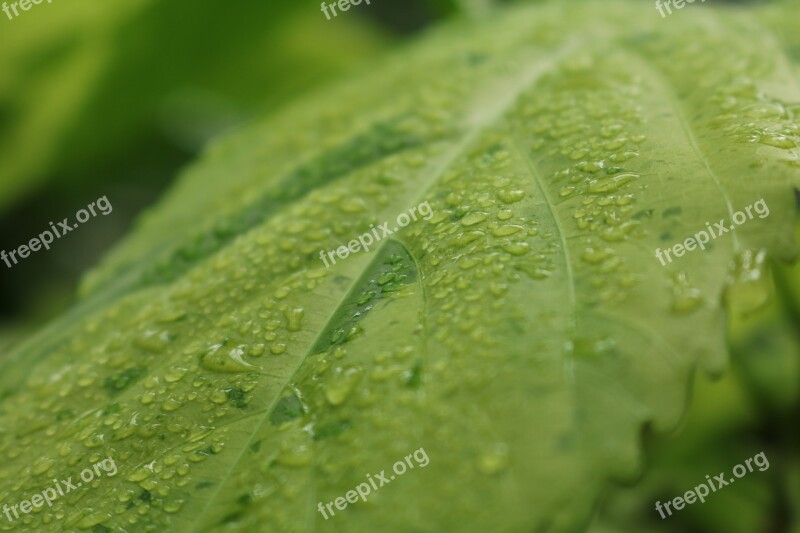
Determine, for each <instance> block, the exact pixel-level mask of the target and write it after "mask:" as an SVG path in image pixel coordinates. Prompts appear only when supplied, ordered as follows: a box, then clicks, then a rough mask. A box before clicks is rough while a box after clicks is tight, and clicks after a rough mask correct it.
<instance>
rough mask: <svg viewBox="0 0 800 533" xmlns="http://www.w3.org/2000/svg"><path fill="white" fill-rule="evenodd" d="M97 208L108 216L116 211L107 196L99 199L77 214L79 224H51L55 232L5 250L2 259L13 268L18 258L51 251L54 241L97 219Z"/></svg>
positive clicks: (1, 255) (0, 254) (43, 233)
mask: <svg viewBox="0 0 800 533" xmlns="http://www.w3.org/2000/svg"><path fill="white" fill-rule="evenodd" d="M95 206H97V209H98V210H99V212H100V213H101V214H102V215H107V214H109V213H110V212H111V211H113V210H114V208H113V207H112V206H111V202H109V201H108V198H106V197H105V196H103V197H102V198H98V199H97V200H95V201H94V202H92V203H90V204H89V205H87V206H86V209H79V210H78V212H77V213H75V218H76V219H77V220H78V223H77V224H70V223H69V218H65V219H64V220H62V221H61V222H59V223H58V226H55V225H53V223H52V222H50V229H51V230H53V231H52V232H51V231H50V230H44V231H43V232H42V233H40V234H39V236H38V237H34V238H33V239H31V240H30V241H29V242H28V244H22V245H20V246H18V247H17V248H15V249H14V250H11V251H10V252H6V251H5V250H3V251H1V252H0V259H2V260H3V261H4V262H5V264H6V266H7V267H8V268H11V267H12V266H14V265H16V264H17V263H18V262H19V261H17V257H19V258H20V259H25V258H26V257H28V256H29V255H30V254H31V252H38V251H39V250H40V249H41V248H42V247H44V249H45V250H49V249H50V245H51V244H52V243H53V240H54V239H58V238H61V237H63V236H64V235H66V234H67V233H69V232H70V231H72V230H74V229H76V228H77V227H78V226H79V225H80V224H83V223H84V222H86V221H87V220H89V219H90V218H92V217H96V216H97V211H95V210H94V208H95ZM87 209H88V211H87ZM90 213H91V214H90ZM59 230H61V231H59ZM9 259H11V261H13V262H14V265H12V264H11V261H9Z"/></svg>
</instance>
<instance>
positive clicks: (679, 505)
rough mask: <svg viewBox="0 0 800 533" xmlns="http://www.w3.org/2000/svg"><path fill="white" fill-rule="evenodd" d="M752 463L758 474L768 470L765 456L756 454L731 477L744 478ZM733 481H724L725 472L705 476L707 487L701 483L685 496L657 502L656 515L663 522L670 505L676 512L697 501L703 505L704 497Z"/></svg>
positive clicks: (735, 470)
mask: <svg viewBox="0 0 800 533" xmlns="http://www.w3.org/2000/svg"><path fill="white" fill-rule="evenodd" d="M753 463H755V465H756V466H757V467H758V471H759V472H763V471H764V470H767V469H768V468H769V460H767V456H766V454H765V453H764V452H761V453H758V454H756V455H755V456H754V457H751V458H750V459H747V460H746V461H745V462H744V464H743V465H741V464H738V465H736V466H734V467H733V475H734V476H736V478H737V479H738V478H741V477H744V476H746V475H747V473H748V472H752V471H753ZM735 481H736V479H734V478H732V477H730V478H727V479H726V478H725V472H720V473H719V475H716V476H714V477H713V479H712V478H711V476H710V475H706V482H707V483H708V486H706V482H703V483H700V484H699V485H697V486H696V487H695V488H694V489H691V490H688V491H686V494H684V495H683V496H677V497H675V498H673V499H672V500H670V501H666V502H664V503H663V504H662V503H661V502H660V501H657V502H656V511H658V514H660V515H661V519H662V520H663V519H664V518H666V517H667V515H669V516H672V511H671V510H670V508H669V507H670V505H672V506H673V507H674V508H675V510H676V511H680V510H681V509H683V507H684V505H687V504H688V505H691V504H693V503H694V502H696V501H697V500H700V503H705V501H706V496H708V495H709V494H710V493H711V492H717V491H718V490H719V489H721V488H722V487H725V486H727V485H730V484H732V483H733V482H735ZM714 485H716V486H714ZM709 487H710V489H709ZM709 490H710V492H709ZM662 505H663V507H662ZM664 510H666V511H667V515H665V514H664Z"/></svg>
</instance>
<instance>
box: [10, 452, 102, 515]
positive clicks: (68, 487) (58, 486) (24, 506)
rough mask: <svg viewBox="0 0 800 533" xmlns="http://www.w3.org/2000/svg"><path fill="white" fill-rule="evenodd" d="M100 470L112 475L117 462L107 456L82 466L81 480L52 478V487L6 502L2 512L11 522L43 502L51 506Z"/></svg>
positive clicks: (41, 505)
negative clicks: (90, 464) (18, 500)
mask: <svg viewBox="0 0 800 533" xmlns="http://www.w3.org/2000/svg"><path fill="white" fill-rule="evenodd" d="M100 470H102V471H103V472H105V473H106V474H107V475H108V477H113V476H115V475H116V474H117V464H116V463H115V462H114V459H112V458H111V457H107V458H105V459H103V460H102V461H98V462H96V463H94V464H93V465H92V468H84V469H83V471H82V472H81V473H80V478H81V480H82V481H76V482H75V483H73V482H72V476H70V477H68V478H67V479H66V481H64V480H61V481H58V480H57V479H54V480H53V486H52V487H47V488H46V489H44V490H43V491H42V492H40V493H39V494H34V495H33V496H31V498H30V499H29V500H22V501H21V502H19V503H15V504H14V505H13V506H12V505H8V504H5V505H3V514H4V515H6V518H8V521H9V522H13V521H14V520H17V519H18V518H19V514H20V513H23V514H28V513H30V512H31V511H32V510H33V509H38V508H39V507H43V506H44V504H45V503H46V504H47V506H48V507H52V506H53V501H55V500H57V499H58V498H59V497H60V496H65V495H66V494H68V493H70V492H72V491H73V490H77V489H78V488H80V487H81V486H83V484H84V483H91V482H92V481H93V480H94V478H95V476H97V477H100V476H101V473H100ZM12 514H13V515H14V517H13V518H12V517H11V515H12Z"/></svg>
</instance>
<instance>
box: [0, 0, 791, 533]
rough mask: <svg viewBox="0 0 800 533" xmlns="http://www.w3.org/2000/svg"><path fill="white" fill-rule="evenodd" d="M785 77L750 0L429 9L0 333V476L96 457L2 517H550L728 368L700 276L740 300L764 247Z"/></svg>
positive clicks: (720, 319) (588, 492) (627, 463)
mask: <svg viewBox="0 0 800 533" xmlns="http://www.w3.org/2000/svg"><path fill="white" fill-rule="evenodd" d="M694 7H695V8H696V7H697V6H694ZM620 19H624V20H637V21H642V22H641V23H640V24H638V23H637V26H636V29H635V31H633V32H632V31H631V30H630V26H629V25H627V24H625V25H620V23H619V21H620ZM799 101H800V88H798V85H797V80H796V78H794V77H793V74H792V70H791V67H790V63H789V60H788V59H787V57H786V54H785V51H784V50H783V49H782V48H781V47H780V46H779V45H778V44H777V42H776V40H775V39H773V36H772V34H771V32H770V31H768V30H767V29H765V28H764V27H762V26H760V25H759V23H758V22H757V20H756V19H755V18H754V17H752V16H750V12H748V11H742V12H739V11H732V12H727V11H726V12H721V11H716V10H715V9H713V8H710V9H708V8H704V9H695V10H694V13H693V16H692V17H680V18H678V17H674V20H671V21H670V24H664V22H663V21H662V20H659V19H658V18H656V17H655V16H654V14H653V9H652V6H650V5H646V6H641V5H639V4H634V3H628V2H619V3H609V4H606V3H603V5H602V6H594V5H592V4H590V3H586V4H584V3H575V4H569V7H564V6H563V5H561V4H555V3H553V4H545V5H542V6H536V7H520V8H515V9H512V10H508V11H502V12H500V13H498V14H497V15H496V16H495V17H494V18H493V19H491V21H489V22H486V21H482V22H481V23H480V25H478V24H476V23H473V22H459V23H457V24H454V25H451V26H448V27H445V28H442V29H441V30H439V31H438V32H434V33H432V34H431V35H429V36H427V37H425V38H424V39H423V40H421V41H420V42H418V43H416V44H415V45H413V46H411V47H409V48H407V49H405V50H403V51H402V52H401V53H399V54H397V55H395V56H392V57H390V58H388V59H387V60H386V61H385V63H384V64H383V65H382V66H381V67H380V68H377V69H376V70H375V71H374V72H370V73H368V74H366V75H364V76H363V77H359V78H356V79H352V80H347V81H344V82H342V83H341V84H339V85H337V86H333V87H330V88H328V89H327V90H325V91H323V92H320V93H319V94H317V95H316V96H314V97H311V98H308V99H304V100H302V101H300V102H298V103H296V104H294V105H292V106H289V107H287V108H285V109H283V110H281V111H280V112H278V113H276V114H275V115H274V116H273V117H271V118H270V119H269V120H265V121H264V122H262V123H258V124H255V125H253V126H251V127H249V128H247V129H245V130H242V131H240V132H238V133H236V134H234V135H231V136H229V137H227V138H225V139H223V140H221V141H220V142H218V143H217V144H215V145H214V146H213V147H211V148H210V149H209V151H208V152H207V153H206V155H205V156H204V158H203V159H202V160H201V161H199V162H198V163H197V164H196V165H194V166H193V167H192V168H190V169H188V170H187V171H186V172H185V173H184V174H183V175H182V176H181V178H180V180H179V182H178V183H177V185H176V186H175V188H174V189H173V190H172V191H171V192H170V193H169V194H168V195H167V196H166V197H165V198H164V200H163V201H162V203H160V204H159V205H158V206H156V207H155V208H154V209H153V210H152V211H150V212H149V213H148V214H147V215H146V216H144V217H143V218H142V219H141V221H140V223H139V225H138V227H137V228H136V230H135V231H134V232H133V234H132V235H131V236H130V237H129V238H128V239H127V240H126V241H125V242H124V243H123V244H121V245H120V246H119V248H118V249H117V250H116V251H115V252H113V253H112V254H111V255H110V256H109V258H108V259H107V260H106V262H105V263H104V264H103V265H102V266H101V267H100V268H99V269H97V270H96V271H95V272H94V273H92V274H91V275H90V276H89V277H88V278H87V279H86V282H85V284H84V289H83V294H84V300H83V302H82V303H81V304H80V305H79V306H77V307H76V308H75V309H74V310H73V311H72V312H71V313H70V314H69V315H67V316H65V317H63V319H62V320H60V321H59V322H56V323H54V324H53V325H51V326H50V327H49V328H48V329H46V330H45V331H43V332H41V333H40V335H38V336H36V337H34V338H32V339H30V340H29V341H28V342H27V343H25V344H23V345H22V346H20V347H19V348H18V349H17V350H15V351H14V352H13V353H11V354H9V357H8V358H7V361H6V362H5V364H4V365H3V366H2V368H0V387H2V390H3V391H4V393H5V395H6V398H5V400H4V402H3V404H2V413H0V427H2V428H3V433H2V434H0V452H2V453H3V454H4V457H6V458H7V459H6V460H5V461H4V463H3V466H2V467H1V469H0V480H2V485H0V498H2V500H3V501H19V500H20V499H22V498H25V497H26V496H27V495H29V494H33V493H35V492H37V491H39V490H41V489H42V487H43V486H45V485H47V484H48V483H49V480H51V479H53V478H65V477H67V476H70V475H75V473H76V471H77V470H79V469H80V468H81V467H82V465H85V464H86V465H88V464H89V463H91V461H92V460H95V459H94V458H102V457H114V458H116V459H117V460H118V464H119V469H120V474H119V475H118V476H116V477H113V478H112V477H107V478H102V479H100V480H98V482H97V483H96V485H97V486H96V487H95V488H92V489H86V494H85V496H84V498H83V499H82V500H80V504H76V503H75V502H77V501H79V500H78V497H77V495H76V496H75V498H74V499H71V498H70V497H69V496H68V497H66V498H64V499H61V500H58V501H56V502H54V506H53V508H52V509H50V508H48V509H45V510H43V511H42V512H41V513H38V514H31V515H29V516H28V517H26V518H29V519H30V521H31V523H30V524H29V526H30V527H33V528H36V527H39V526H41V524H43V523H44V521H45V520H54V519H55V518H54V515H56V514H57V513H59V514H58V516H59V517H60V516H61V515H60V513H64V516H65V518H64V519H63V521H62V522H61V524H62V525H63V527H64V528H66V529H71V528H86V527H93V526H95V525H99V524H102V525H103V526H106V527H109V528H111V529H112V530H113V529H115V528H116V529H123V528H127V529H147V528H151V529H156V530H163V529H169V530H171V531H195V530H221V529H223V528H225V529H240V530H247V531H308V530H314V529H321V528H328V529H331V530H335V531H374V530H381V529H385V530H387V531H443V530H476V531H530V530H550V531H574V530H576V529H579V528H580V527H581V526H584V525H585V524H586V523H587V521H588V519H589V515H590V511H591V509H592V507H593V505H594V503H595V500H596V496H597V494H598V492H599V491H600V490H601V489H602V488H603V487H604V486H605V485H606V484H607V483H609V481H610V479H620V478H628V479H630V478H632V477H634V476H636V475H637V474H638V473H639V471H640V470H641V459H642V458H641V451H640V445H639V440H640V435H641V432H642V428H643V427H644V426H646V425H649V426H651V427H653V428H655V429H657V430H665V429H669V428H674V427H675V426H676V424H677V423H678V422H679V421H680V419H681V416H682V414H683V412H684V410H685V406H686V397H687V393H688V390H689V385H690V382H689V377H690V376H691V374H692V373H693V372H694V370H695V369H696V367H697V366H698V365H702V366H703V367H705V368H706V369H708V370H710V371H713V372H721V371H722V370H723V368H724V367H725V364H726V348H725V336H724V323H725V321H724V318H725V316H724V312H723V305H722V303H721V302H722V297H723V294H726V295H727V297H726V298H727V301H729V300H730V299H732V298H737V299H738V301H741V302H745V304H746V305H744V306H743V307H737V308H741V309H743V310H744V311H745V312H755V311H757V310H758V309H760V308H761V306H763V305H764V301H765V300H764V298H762V297H761V296H763V294H765V291H766V290H767V288H766V285H765V283H766V281H765V279H764V277H763V276H761V274H762V271H761V269H762V268H763V266H762V263H760V262H758V261H753V260H752V259H753V258H754V257H758V256H759V254H760V253H761V251H762V250H765V251H766V253H767V254H769V255H772V256H774V257H776V258H791V257H793V255H794V253H795V245H794V238H793V229H794V197H793V194H792V187H793V186H796V185H797V184H798V181H800V176H799V175H798V174H799V169H800V167H798V164H797V160H798V155H797V142H798V139H799V137H798V133H799V131H798V123H797V122H796V120H795V118H794V117H795V114H794V110H795V109H796V104H795V103H796V102H799ZM762 199H763V200H764V201H765V202H766V204H767V205H768V206H769V211H770V212H769V216H768V217H766V218H758V217H755V218H753V219H752V220H749V221H747V222H746V223H745V224H743V225H741V226H739V227H738V228H737V229H736V231H735V232H731V233H727V234H725V235H722V236H721V237H720V238H718V239H715V240H713V241H712V243H711V246H708V247H707V248H706V249H705V250H704V251H702V250H695V251H693V252H690V253H687V254H686V255H684V256H683V257H680V258H677V259H676V260H675V261H674V262H672V263H670V264H669V265H667V266H662V265H661V264H660V262H659V260H658V259H657V258H656V257H655V250H656V248H662V249H664V248H669V247H671V246H672V245H673V244H676V243H679V242H683V241H684V240H685V239H686V238H687V237H691V236H692V235H694V234H695V233H697V232H698V231H700V230H703V229H704V228H706V223H707V222H716V221H718V220H720V219H724V220H730V217H731V216H732V215H733V213H734V212H736V211H738V210H740V209H744V208H745V207H746V206H751V205H752V204H753V203H754V202H756V201H759V200H762ZM423 202H428V205H430V207H431V208H432V215H431V216H430V217H428V219H427V220H423V219H420V220H417V221H416V222H413V223H412V224H410V225H409V226H408V227H406V228H404V229H400V230H399V231H397V232H396V233H393V234H392V235H391V236H389V237H386V238H384V239H383V240H381V241H380V242H379V243H377V244H376V245H375V246H374V249H373V250H371V251H370V252H369V253H364V252H360V253H355V254H352V255H351V256H350V257H348V258H347V259H339V260H338V261H337V262H336V264H335V265H333V266H332V267H331V268H330V269H327V268H326V267H325V266H324V264H323V263H322V261H321V260H320V252H321V251H325V250H334V249H336V248H338V247H339V246H342V245H346V244H347V242H348V241H350V240H352V239H354V238H356V237H357V236H359V235H361V234H362V233H364V232H367V231H370V224H375V225H380V224H381V223H383V222H384V221H388V222H389V223H390V227H391V225H392V224H394V221H395V220H396V219H397V216H398V215H399V214H401V213H406V212H408V211H409V210H410V209H411V208H412V207H416V206H418V205H420V204H421V203H423ZM729 264H733V265H736V266H735V268H734V269H733V270H729ZM145 369H146V370H145ZM65 408H68V409H71V410H73V411H74V412H75V413H76V415H75V416H74V417H63V416H62V417H61V418H59V416H58V415H59V413H61V412H63V411H64V409H65ZM420 449H422V450H423V451H424V452H425V453H426V454H427V457H429V460H430V463H429V464H427V466H425V467H421V466H418V467H417V468H414V469H411V470H409V471H408V472H406V473H405V474H404V475H402V476H400V477H398V478H397V479H395V480H393V481H392V482H391V483H390V485H388V486H385V487H382V488H380V490H379V491H377V492H375V493H374V494H372V495H370V497H369V499H368V500H367V502H360V503H356V504H351V505H350V507H348V508H347V509H346V510H343V511H342V510H337V511H336V515H335V516H332V517H329V519H328V520H327V521H326V520H325V519H324V518H323V517H322V515H321V514H320V513H318V512H317V510H316V509H317V503H318V502H322V503H327V502H331V501H334V500H335V499H336V498H339V497H343V496H344V495H345V493H346V492H347V491H349V490H352V489H354V488H355V487H356V485H358V484H359V483H362V482H364V480H365V479H366V477H365V476H367V475H368V474H374V473H376V472H380V471H381V470H384V469H386V470H387V471H390V469H391V467H392V464H393V463H394V462H395V461H398V460H401V461H402V460H403V458H404V457H406V456H408V455H409V454H411V453H412V452H414V451H415V450H420ZM142 491H146V492H142ZM140 494H147V497H146V498H142V497H140V496H139V495H140Z"/></svg>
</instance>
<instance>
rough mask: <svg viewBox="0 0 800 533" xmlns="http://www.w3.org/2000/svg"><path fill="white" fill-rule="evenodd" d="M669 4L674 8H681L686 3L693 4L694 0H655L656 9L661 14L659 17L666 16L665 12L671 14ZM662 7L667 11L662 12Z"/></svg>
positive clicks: (703, 0)
mask: <svg viewBox="0 0 800 533" xmlns="http://www.w3.org/2000/svg"><path fill="white" fill-rule="evenodd" d="M700 1H701V2H705V1H706V0H700ZM670 4H672V5H673V6H675V9H683V8H684V7H686V4H694V0H664V1H663V2H662V1H661V0H656V9H657V10H658V12H659V13H660V14H661V18H662V19H663V18H664V17H666V16H667V14H669V15H672V9H670ZM664 8H666V10H667V13H666V14H665V13H664Z"/></svg>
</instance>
